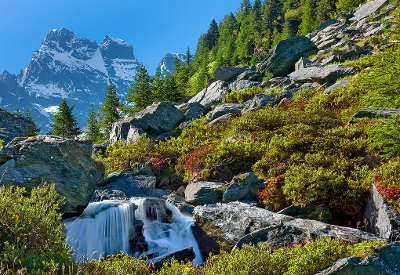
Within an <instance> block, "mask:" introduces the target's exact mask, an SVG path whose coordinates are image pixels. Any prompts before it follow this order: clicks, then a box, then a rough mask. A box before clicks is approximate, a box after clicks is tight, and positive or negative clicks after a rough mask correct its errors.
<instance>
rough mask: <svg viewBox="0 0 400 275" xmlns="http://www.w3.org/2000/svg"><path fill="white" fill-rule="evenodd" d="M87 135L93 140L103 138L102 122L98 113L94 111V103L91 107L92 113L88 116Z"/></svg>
mask: <svg viewBox="0 0 400 275" xmlns="http://www.w3.org/2000/svg"><path fill="white" fill-rule="evenodd" d="M87 135H88V138H89V139H90V140H91V141H93V142H96V141H98V140H100V139H102V135H101V131H100V124H99V121H98V120H97V114H96V113H95V111H94V107H93V104H92V106H91V107H90V113H89V117H88V126H87Z"/></svg>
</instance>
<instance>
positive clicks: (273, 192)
mask: <svg viewBox="0 0 400 275" xmlns="http://www.w3.org/2000/svg"><path fill="white" fill-rule="evenodd" d="M283 184H284V176H283V175H279V176H277V177H276V178H273V179H272V180H270V181H269V183H267V184H265V186H264V188H263V189H261V190H259V191H258V192H257V196H258V198H259V200H260V203H261V204H263V205H268V206H271V207H272V208H273V209H274V210H275V211H278V210H280V209H283V208H284V207H285V206H287V201H286V199H285V195H284V194H283V191H282V186H283Z"/></svg>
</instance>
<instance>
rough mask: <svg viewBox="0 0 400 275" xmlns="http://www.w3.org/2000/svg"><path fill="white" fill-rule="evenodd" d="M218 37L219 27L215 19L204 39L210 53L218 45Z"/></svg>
mask: <svg viewBox="0 0 400 275" xmlns="http://www.w3.org/2000/svg"><path fill="white" fill-rule="evenodd" d="M218 37H219V31H218V25H217V22H216V21H215V19H213V20H212V21H211V24H210V27H209V29H208V31H207V33H206V34H205V35H204V38H203V39H204V43H205V46H206V47H207V48H208V50H209V51H210V50H211V49H212V48H213V47H214V46H215V45H216V44H217V40H218Z"/></svg>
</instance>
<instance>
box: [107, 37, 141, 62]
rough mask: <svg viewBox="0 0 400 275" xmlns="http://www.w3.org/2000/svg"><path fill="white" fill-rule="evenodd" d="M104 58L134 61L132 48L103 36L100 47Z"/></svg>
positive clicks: (115, 39)
mask: <svg viewBox="0 0 400 275" xmlns="http://www.w3.org/2000/svg"><path fill="white" fill-rule="evenodd" d="M100 48H101V52H102V54H103V57H105V58H111V59H114V58H120V59H134V58H135V56H134V55H133V47H132V45H131V44H129V43H127V42H125V41H124V40H122V39H119V38H114V37H110V36H107V35H106V36H105V37H104V39H103V41H102V42H101V45H100Z"/></svg>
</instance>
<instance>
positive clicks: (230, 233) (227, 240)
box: [193, 201, 380, 247]
mask: <svg viewBox="0 0 400 275" xmlns="http://www.w3.org/2000/svg"><path fill="white" fill-rule="evenodd" d="M193 215H194V217H195V220H196V222H197V225H198V226H200V227H203V226H204V227H206V228H212V229H213V230H210V234H216V236H217V238H219V239H220V240H221V238H222V241H221V242H220V245H221V246H222V245H224V246H225V247H232V246H234V245H235V244H237V243H238V242H239V241H240V240H241V239H242V238H243V237H245V236H246V235H247V234H250V233H252V232H255V231H257V230H260V229H263V228H267V227H270V226H277V225H281V226H290V227H291V228H294V229H298V230H300V231H302V232H303V233H302V234H304V236H305V235H308V236H310V237H311V238H316V237H332V238H339V239H342V240H344V241H347V242H359V241H361V240H378V239H380V238H378V237H376V236H375V235H373V234H370V233H367V232H363V231H361V230H357V229H354V228H348V227H342V226H335V225H330V224H326V223H323V222H319V221H314V220H307V219H297V218H293V217H290V216H286V215H281V214H277V213H274V212H271V211H268V210H266V209H263V208H259V207H256V206H251V205H249V204H246V203H242V202H237V201H235V202H230V203H217V204H208V205H202V206H196V208H195V209H194V212H193ZM268 236H270V235H269V234H267V235H266V236H265V240H266V242H268V240H269V237H268ZM261 237H262V236H260V235H258V236H257V238H258V239H260V238H261ZM242 243H243V241H242ZM286 244H287V243H285V245H286ZM277 246H280V245H279V243H278V244H277Z"/></svg>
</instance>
